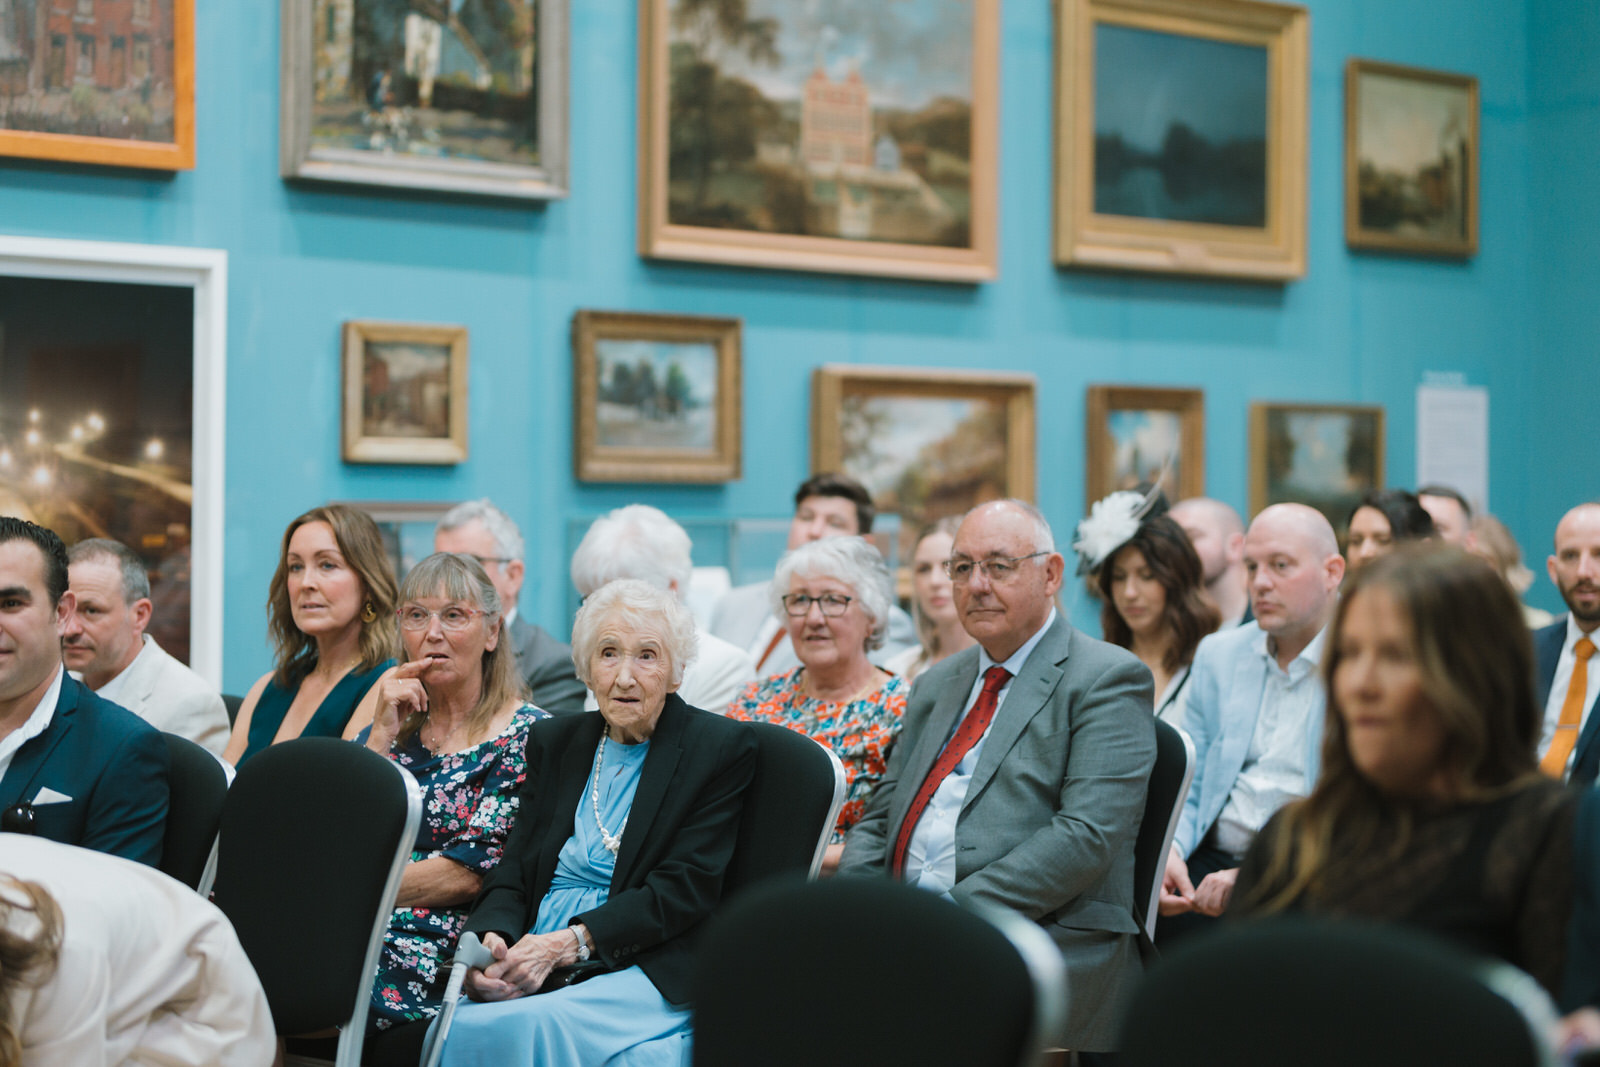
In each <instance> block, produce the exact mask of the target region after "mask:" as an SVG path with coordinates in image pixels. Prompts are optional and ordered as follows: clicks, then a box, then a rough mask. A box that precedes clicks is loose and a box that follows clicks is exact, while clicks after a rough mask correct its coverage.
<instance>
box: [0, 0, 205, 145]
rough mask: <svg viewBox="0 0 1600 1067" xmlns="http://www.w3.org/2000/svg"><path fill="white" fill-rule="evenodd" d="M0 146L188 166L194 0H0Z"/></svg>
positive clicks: (191, 138)
mask: <svg viewBox="0 0 1600 1067" xmlns="http://www.w3.org/2000/svg"><path fill="white" fill-rule="evenodd" d="M0 154H3V155H18V156H30V157H34V158H41V159H60V160H69V161H72V162H78V163H104V164H110V165H116V166H131V167H151V168H158V169H164V170H184V169H188V168H190V167H193V166H194V0H118V2H115V3H107V2H105V0H101V2H98V3H97V2H95V0H53V2H46V0H0Z"/></svg>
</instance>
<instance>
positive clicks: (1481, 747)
mask: <svg viewBox="0 0 1600 1067" xmlns="http://www.w3.org/2000/svg"><path fill="white" fill-rule="evenodd" d="M1323 675H1324V679H1325V682H1326V685H1327V692H1328V709H1327V719H1326V726H1325V730H1324V735H1323V742H1322V773H1321V776H1320V777H1319V778H1318V780H1317V784H1316V787H1315V788H1314V789H1313V790H1312V792H1311V795H1310V796H1308V797H1306V798H1305V799H1304V800H1299V801H1295V802H1294V803H1292V804H1289V805H1288V806H1286V807H1285V808H1283V809H1282V810H1281V811H1279V812H1278V814H1277V815H1275V816H1273V818H1272V819H1271V821H1269V822H1268V823H1267V825H1266V827H1265V828H1263V830H1262V831H1261V833H1260V834H1259V835H1258V836H1257V837H1256V840H1255V844H1254V845H1253V846H1252V847H1251V849H1250V852H1249V853H1248V855H1246V857H1245V860H1244V864H1243V866H1242V867H1241V869H1240V872H1239V879H1238V882H1237V884H1236V885H1235V886H1234V890H1233V897H1232V902H1233V904H1232V907H1231V908H1230V909H1229V914H1230V915H1234V914H1245V915H1263V914H1268V913H1276V912H1307V913H1312V914H1321V915H1336V916H1350V917H1359V918H1363V919H1368V920H1377V921H1383V922H1394V923H1400V924H1402V925H1407V926H1415V927H1418V928H1420V929H1423V930H1428V931H1431V932H1432V933H1435V934H1438V935H1440V936H1442V937H1444V938H1445V939H1447V940H1450V941H1454V942H1456V943H1457V944H1459V945H1462V946H1464V947H1466V948H1468V949H1472V950H1475V951H1478V952H1481V953H1484V954H1486V955H1491V956H1498V957H1500V958H1501V959H1504V960H1506V961H1508V962H1510V963H1512V964H1515V965H1516V966H1518V967H1520V968H1522V969H1523V970H1525V971H1527V972H1528V973H1530V974H1532V975H1533V976H1534V977H1535V978H1537V979H1538V980H1539V981H1540V983H1542V984H1543V985H1544V987H1545V988H1546V989H1547V990H1549V991H1551V992H1552V994H1553V993H1554V992H1555V991H1556V989H1557V987H1558V985H1559V983H1560V980H1561V972H1562V966H1563V962H1564V960H1565V958H1566V948H1565V942H1564V935H1565V931H1566V925H1567V918H1568V914H1569V913H1570V911H1571V907H1572V822H1573V808H1574V802H1575V795H1574V794H1571V793H1569V792H1568V791H1567V789H1566V787H1565V786H1563V785H1562V783H1560V782H1559V781H1555V780H1553V779H1550V778H1546V777H1544V776H1542V775H1541V774H1539V771H1538V765H1537V762H1536V760H1535V756H1534V747H1535V745H1536V744H1537V742H1538V739H1539V729H1540V725H1541V723H1542V719H1543V716H1542V714H1541V709H1540V708H1538V707H1537V706H1536V705H1535V703H1534V698H1533V652H1532V647H1531V645H1530V642H1529V638H1528V631H1527V627H1526V626H1524V625H1523V623H1522V616H1521V613H1520V612H1519V611H1518V610H1517V604H1516V601H1515V599H1514V598H1513V597H1512V595H1511V591H1510V590H1509V589H1508V588H1507V587H1506V584H1505V582H1504V581H1502V580H1501V578H1500V576H1499V575H1498V574H1495V573H1494V571H1492V570H1491V569H1490V568H1489V567H1488V566H1487V565H1486V564H1485V563H1484V562H1483V561H1482V560H1479V559H1475V558H1473V557H1471V556H1468V555H1466V554H1465V553H1463V552H1461V551H1459V550H1457V549H1454V548H1448V547H1437V548H1434V547H1430V548H1427V549H1423V548H1420V547H1417V546H1407V547H1403V548H1400V549H1397V550H1395V551H1394V552H1393V553H1391V554H1389V555H1387V556H1384V557H1383V558H1381V559H1379V560H1376V561H1374V562H1373V563H1371V564H1370V565H1368V566H1366V567H1364V568H1362V570H1361V571H1360V572H1359V573H1358V574H1357V575H1356V576H1355V577H1354V578H1353V579H1352V580H1351V582H1350V584H1349V585H1348V586H1347V587H1346V590H1345V592H1344V595H1343V597H1342V599H1341V600H1340V603H1339V607H1338V610H1337V612H1336V613H1335V615H1334V619H1333V623H1332V626H1331V627H1330V631H1329V635H1328V642H1327V653H1326V655H1325V657H1324V659H1323Z"/></svg>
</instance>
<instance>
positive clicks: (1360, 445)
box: [1250, 404, 1384, 530]
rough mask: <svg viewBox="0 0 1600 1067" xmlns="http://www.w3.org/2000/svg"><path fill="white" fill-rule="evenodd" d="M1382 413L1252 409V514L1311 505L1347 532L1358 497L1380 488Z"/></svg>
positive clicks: (1335, 407) (1319, 407)
mask: <svg viewBox="0 0 1600 1067" xmlns="http://www.w3.org/2000/svg"><path fill="white" fill-rule="evenodd" d="M1383 440H1384V438H1383V408H1381V407H1371V406H1364V405H1349V404H1251V405H1250V514H1252V515H1254V514H1256V513H1257V512H1259V511H1260V510H1261V509H1262V508H1264V507H1266V506H1267V505H1269V504H1282V503H1286V502H1291V501H1292V502H1295V503H1300V504H1308V505H1310V506H1311V507H1314V508H1316V509H1317V510H1318V511H1320V512H1322V514H1323V515H1325V516H1327V519H1328V522H1329V523H1330V524H1331V525H1332V526H1333V528H1334V529H1335V530H1342V529H1344V525H1345V522H1346V520H1348V519H1349V518H1350V512H1351V511H1352V510H1354V508H1355V506H1356V502H1357V501H1359V500H1360V499H1361V494H1363V493H1365V492H1366V491H1367V490H1369V489H1380V488H1382V487H1383V485H1384V466H1383Z"/></svg>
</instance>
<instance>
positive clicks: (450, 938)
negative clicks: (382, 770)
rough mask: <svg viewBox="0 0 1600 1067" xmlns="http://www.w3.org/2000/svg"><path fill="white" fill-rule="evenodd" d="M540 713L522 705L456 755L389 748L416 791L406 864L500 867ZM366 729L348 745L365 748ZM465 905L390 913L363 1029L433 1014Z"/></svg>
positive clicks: (417, 742)
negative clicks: (418, 808) (438, 860)
mask: <svg viewBox="0 0 1600 1067" xmlns="http://www.w3.org/2000/svg"><path fill="white" fill-rule="evenodd" d="M549 717H550V715H549V713H548V712H545V711H541V710H540V709H539V708H536V707H534V706H533V705H532V704H524V705H523V706H522V707H520V708H518V709H517V710H516V711H515V712H514V713H513V714H512V716H511V721H510V722H509V723H507V724H506V728H505V729H504V730H501V731H500V732H499V733H498V734H496V735H495V736H494V737H491V738H489V739H488V740H486V741H483V742H480V743H479V744H477V745H474V746H473V747H472V748H469V749H466V750H464V751H461V752H446V753H443V754H440V755H435V754H434V753H432V752H430V751H428V749H427V748H426V747H425V746H424V745H423V744H422V741H421V739H420V736H419V735H417V734H413V735H412V737H411V739H410V740H409V741H407V742H406V743H404V744H401V743H398V742H397V743H396V744H395V746H394V748H392V749H391V750H390V752H389V758H390V759H391V760H393V761H394V762H396V763H398V764H399V765H400V766H402V767H404V768H405V769H406V770H408V771H410V772H411V774H412V775H413V776H414V777H415V778H416V780H417V784H418V785H419V786H421V787H422V825H421V826H420V827H419V828H418V830H417V843H416V847H414V848H413V849H412V850H411V862H413V863H417V862H420V861H421V860H426V859H432V858H433V857H435V856H444V857H445V858H447V859H452V860H454V861H456V862H457V863H459V864H461V865H462V866H463V867H465V868H467V870H469V871H475V872H477V873H478V874H480V875H483V874H488V873H489V872H490V871H491V870H493V869H494V866H495V864H497V863H499V862H500V853H501V850H502V848H503V847H504V845H505V840H506V835H507V834H509V833H510V832H511V823H512V820H513V819H514V818H515V817H516V814H517V791H518V789H520V788H521V786H522V780H523V779H524V778H525V777H526V776H527V772H528V763H527V761H528V727H529V726H531V725H533V724H534V723H535V722H538V721H539V720H540V719H548V718H549ZM371 729H372V728H371V727H368V728H367V729H365V730H363V731H361V733H360V735H358V736H357V737H356V741H357V742H358V743H361V744H365V743H366V740H367V735H368V734H369V733H370V732H371ZM468 910H469V909H468V906H467V905H465V904H462V905H457V906H453V907H448V908H396V909H395V910H394V914H393V915H392V916H391V917H390V919H389V929H388V932H387V933H385V934H384V935H383V951H382V953H381V955H380V956H379V957H378V976H377V980H376V982H375V983H374V984H373V987H372V1013H371V1017H370V1019H369V1022H368V1025H369V1026H370V1027H372V1028H374V1029H378V1030H383V1029H387V1028H388V1027H391V1026H395V1025H397V1024H399V1023H403V1022H407V1021H409V1020H412V1019H426V1018H429V1017H430V1016H432V1015H434V1014H436V1013H437V1012H438V1011H439V1002H440V1001H441V1000H442V999H443V998H444V987H445V982H446V981H447V980H448V978H449V977H450V971H449V968H447V967H444V966H442V963H443V961H445V960H447V959H449V957H450V956H451V955H452V954H454V952H455V947H456V939H457V938H459V937H460V936H461V931H462V929H463V928H464V927H465V926H466V924H467V912H468Z"/></svg>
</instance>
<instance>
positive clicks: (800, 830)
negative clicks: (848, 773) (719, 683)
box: [722, 722, 844, 899]
mask: <svg viewBox="0 0 1600 1067" xmlns="http://www.w3.org/2000/svg"><path fill="white" fill-rule="evenodd" d="M748 725H749V727H750V729H751V731H752V732H753V733H754V734H755V737H756V742H757V744H758V745H759V748H758V750H757V753H756V774H755V778H754V780H753V781H751V783H750V788H749V789H748V790H747V791H746V792H745V798H744V814H743V815H742V816H741V817H740V820H739V840H738V844H737V845H736V846H735V847H734V850H733V859H732V861H731V862H730V863H729V864H728V873H727V877H726V881H725V882H724V885H723V891H722V895H723V898H724V899H727V898H728V897H729V896H731V895H732V894H734V893H737V892H740V891H742V890H743V889H746V888H748V887H749V886H751V885H753V884H755V883H756V882H759V881H761V880H762V879H764V878H770V877H772V876H774V875H782V874H790V875H794V876H796V877H799V878H804V877H806V876H808V875H813V874H815V873H816V869H817V866H818V865H819V864H820V863H821V862H822V852H823V849H824V848H826V847H827V843H828V836H829V832H830V831H831V830H832V828H833V823H834V820H835V819H837V818H838V816H839V808H840V806H841V805H843V803H844V768H843V767H842V766H841V765H840V763H839V760H838V757H836V756H834V754H833V753H832V752H831V751H829V750H828V749H827V748H825V747H823V746H822V745H820V744H818V743H817V742H815V741H813V740H811V738H809V737H807V736H805V735H804V734H801V733H796V732H795V731H793V730H790V729H788V728H786V727H783V726H778V725H775V724H773V723H766V722H755V723H749V724H748Z"/></svg>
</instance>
